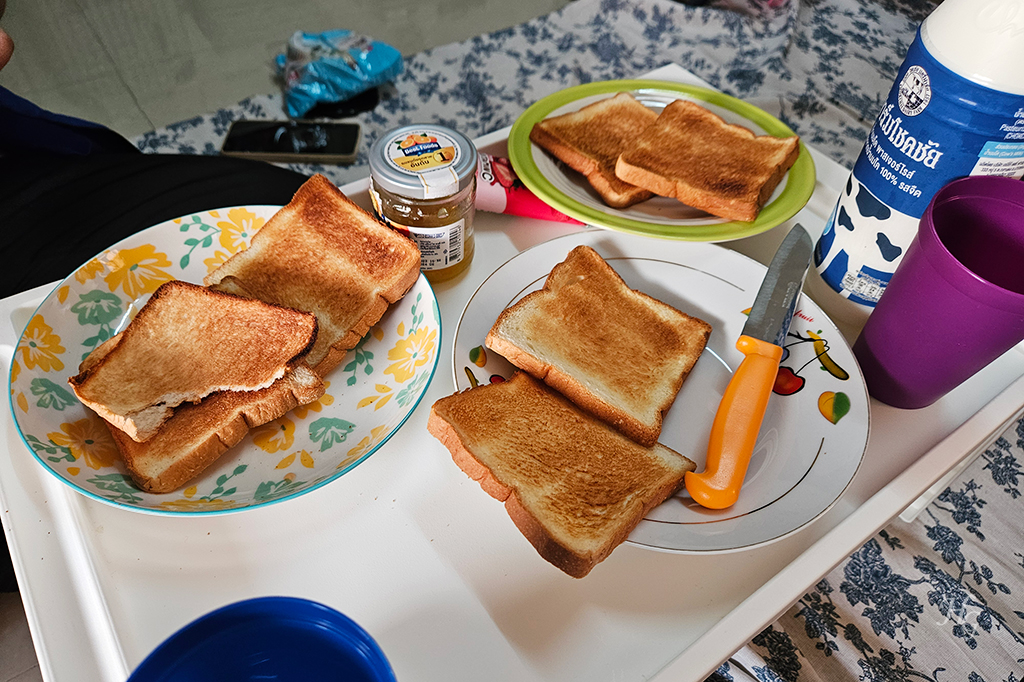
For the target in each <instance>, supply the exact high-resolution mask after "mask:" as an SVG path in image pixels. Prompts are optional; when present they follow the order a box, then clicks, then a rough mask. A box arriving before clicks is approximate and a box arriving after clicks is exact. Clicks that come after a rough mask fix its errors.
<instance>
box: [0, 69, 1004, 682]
mask: <svg viewBox="0 0 1024 682" xmlns="http://www.w3.org/2000/svg"><path fill="white" fill-rule="evenodd" d="M652 76H653V77H662V78H670V77H671V78H677V79H680V80H683V79H688V74H686V73H685V72H682V71H681V70H673V69H668V70H667V71H662V72H657V73H655V74H652ZM507 133H508V131H507V130H504V131H498V132H496V133H494V134H491V135H488V136H485V137H484V138H482V139H480V140H478V141H477V142H478V146H480V148H481V149H483V150H484V151H488V152H490V153H496V154H499V155H503V154H504V152H505V148H504V140H505V138H506V136H507ZM812 154H814V156H815V163H816V166H817V172H818V186H817V188H816V191H815V194H814V196H813V197H812V199H811V201H810V202H809V203H808V205H807V207H805V208H804V209H803V210H802V211H801V212H800V213H799V214H798V215H797V216H796V218H795V219H794V220H793V221H791V222H790V223H788V224H787V227H788V226H789V225H791V224H792V223H793V222H797V221H799V222H800V223H802V224H803V225H804V226H805V227H807V228H808V229H809V231H811V232H812V236H815V232H816V231H817V232H820V230H821V227H822V225H823V223H824V221H825V218H826V217H827V215H828V213H829V212H830V211H831V208H832V205H833V203H834V200H835V198H836V196H837V194H838V188H839V187H840V186H841V185H842V183H843V182H845V180H846V175H847V171H846V170H845V169H843V168H842V167H840V166H839V165H838V164H835V163H834V162H832V161H830V160H829V159H827V158H825V157H823V156H821V155H820V154H816V153H814V152H813V150H812ZM342 189H343V191H345V192H346V194H349V195H350V196H352V197H353V198H354V199H356V200H357V201H358V202H360V203H362V204H363V205H364V206H368V201H367V198H366V194H365V191H366V183H365V182H359V183H354V184H352V185H348V186H346V187H344V188H342ZM575 229H578V228H574V227H572V226H569V225H564V224H556V223H545V222H540V221H535V220H528V219H521V218H513V217H509V216H503V215H494V214H487V213H478V214H477V223H476V230H477V232H476V234H477V255H476V258H475V260H474V262H473V263H472V265H471V267H470V268H469V270H468V272H467V273H466V274H465V275H464V276H462V277H460V278H458V279H457V280H456V281H454V282H450V283H443V284H440V285H437V286H436V287H435V291H436V294H437V299H438V303H439V306H440V310H441V316H442V335H443V336H442V345H441V350H440V353H441V361H440V366H439V367H438V371H437V373H436V374H435V376H434V379H433V382H432V384H431V386H430V388H429V390H428V392H427V395H426V396H425V398H424V400H423V401H422V403H421V404H420V406H419V408H418V409H417V410H416V411H415V412H414V413H413V415H412V416H411V417H410V419H409V420H408V421H407V422H406V424H405V425H404V426H403V427H402V429H401V430H400V431H399V432H398V433H397V434H395V436H394V437H393V438H392V439H391V440H390V441H389V442H388V443H387V444H386V445H385V446H384V447H383V448H382V449H381V450H380V451H378V452H377V453H375V454H374V455H373V456H372V457H370V458H369V459H368V460H367V461H366V462H364V463H363V464H361V465H360V466H359V467H357V468H356V469H354V470H353V471H352V472H350V473H348V474H346V475H345V476H343V477H341V478H340V479H338V480H337V481H335V482H333V483H331V484H330V485H328V486H325V487H323V488H321V489H319V490H316V491H314V492H312V493H309V494H306V495H303V496H300V497H298V498H296V499H293V500H289V501H287V502H285V503H282V504H277V505H272V506H270V507H266V508H257V509H254V510H250V511H246V512H244V513H238V514H229V515H223V516H212V517H188V518H170V517H161V516H152V515H146V514H138V513H131V512H127V511H124V510H122V509H117V508H114V507H111V506H108V505H105V504H102V503H99V502H96V501H93V500H90V499H87V498H85V497H84V496H82V495H79V494H78V493H76V492H74V491H72V490H71V489H69V488H68V487H66V486H65V485H63V484H62V483H60V482H59V481H58V480H57V479H56V478H55V477H53V476H52V475H50V474H49V473H47V472H45V471H44V470H43V469H42V467H41V466H40V465H39V464H38V463H36V461H35V460H34V459H33V457H32V455H31V454H30V453H29V451H28V450H27V449H26V447H25V446H24V444H23V443H22V442H21V440H20V438H19V436H18V434H17V433H16V430H15V428H14V427H13V425H12V422H11V415H10V412H9V409H7V410H3V411H2V412H0V429H2V432H3V434H4V437H5V441H4V447H3V453H2V456H0V502H2V510H3V514H2V519H3V527H4V531H5V533H6V536H7V541H8V543H9V545H10V547H11V551H12V556H13V559H14V562H15V570H16V573H17V576H18V579H19V583H20V585H21V590H22V591H21V594H22V597H23V600H24V603H25V609H26V612H27V615H28V621H29V626H30V629H31V631H32V636H33V641H34V643H35V646H36V651H37V654H38V657H39V663H40V669H41V672H42V675H43V678H44V679H45V680H48V681H56V682H79V681H83V680H102V681H121V680H124V679H125V678H126V677H127V675H128V674H129V673H130V671H131V670H132V669H133V668H134V667H135V666H136V665H137V664H138V663H139V662H141V661H142V659H143V658H144V657H145V656H146V655H147V654H148V653H149V652H150V651H151V650H152V649H153V648H155V647H156V646H157V645H158V644H159V643H160V642H161V641H163V640H164V639H165V638H166V637H167V636H169V635H170V634H171V633H173V632H174V631H175V630H177V629H178V628H180V627H181V626H183V625H185V624H186V623H188V622H189V621H191V620H193V619H194V618H196V617H198V616H200V615H203V614H205V613H207V612H209V611H211V610H213V609H215V608H217V607H219V606H222V605H224V604H227V603H231V602H234V601H237V600H241V599H246V598H249V597H255V596H262V595H290V596H299V597H305V598H310V599H314V600H317V601H320V602H323V603H325V604H327V605H329V606H332V607H334V608H336V609H338V610H340V611H342V612H343V613H345V614H347V615H349V616H350V617H352V618H354V619H355V620H356V621H357V622H359V623H360V624H361V625H362V626H363V627H365V628H366V629H367V630H368V631H369V632H370V633H371V634H372V635H373V636H374V637H375V638H376V639H377V641H378V642H379V643H380V645H381V647H382V648H383V649H384V651H385V653H386V654H387V655H388V657H389V659H390V661H391V663H392V665H393V667H394V669H395V672H396V674H397V676H398V678H399V679H400V680H446V681H447V680H480V679H487V680H516V681H521V680H576V679H579V680H584V679H585V680H594V679H600V680H641V679H650V678H653V677H655V676H657V678H658V679H659V680H660V679H666V680H669V679H671V680H701V679H703V678H704V677H705V676H706V675H707V674H709V673H710V672H711V671H713V670H714V669H715V668H716V667H717V666H718V665H719V663H720V662H721V661H723V660H724V659H725V658H727V657H728V656H729V655H730V654H731V653H732V652H733V651H735V650H736V649H738V648H739V647H741V646H742V645H743V644H745V643H746V642H747V641H748V640H749V639H750V638H751V637H752V636H753V635H755V634H756V633H757V632H758V631H759V630H760V629H762V628H763V627H764V626H765V625H767V624H768V623H770V622H771V621H772V620H774V618H776V617H777V616H778V615H779V614H780V613H782V612H783V611H784V610H785V609H786V608H787V607H788V606H789V605H790V604H791V603H792V602H793V601H795V600H796V599H797V598H798V597H799V596H800V595H801V594H803V592H804V591H805V590H806V588H807V587H808V586H810V585H812V584H813V583H814V582H815V581H817V580H818V578H819V577H820V576H822V575H824V574H825V573H826V572H827V571H828V570H829V569H831V568H832V567H833V566H835V565H836V564H838V563H839V562H840V561H842V560H843V559H844V558H845V557H846V556H847V555H848V554H849V553H850V552H852V551H853V550H855V549H856V548H857V547H859V546H860V545H861V544H862V543H863V542H864V540H865V539H867V538H868V537H869V536H870V535H872V534H873V533H874V532H875V531H876V530H877V529H878V528H880V527H882V526H884V525H885V524H886V523H887V522H888V520H889V519H890V518H892V517H893V516H895V515H896V514H899V513H900V512H901V511H902V510H903V509H904V508H905V507H907V506H908V505H910V504H911V503H912V502H913V501H914V500H915V499H916V498H918V496H919V495H921V493H923V492H924V491H926V490H927V489H928V488H929V486H931V485H932V484H933V483H934V482H935V481H936V480H938V479H940V478H941V477H942V476H943V475H944V474H945V473H946V472H947V471H949V470H950V469H952V468H953V467H954V466H956V464H957V463H958V462H959V461H960V460H962V459H963V458H964V457H966V456H968V455H969V454H970V453H971V452H972V451H974V450H975V449H976V446H977V445H978V444H979V443H985V442H987V439H988V438H990V437H992V436H993V435H995V434H996V433H997V432H998V430H999V429H1000V427H1002V425H1004V424H1005V423H1007V422H1008V421H1009V419H1011V418H1012V417H1013V416H1014V415H1015V414H1017V413H1018V412H1019V410H1020V406H1021V405H1024V380H1022V379H1021V377H1022V376H1024V351H1022V350H1021V347H1017V348H1015V349H1013V350H1011V351H1009V352H1008V353H1006V354H1005V355H1004V356H1003V357H1001V358H999V359H998V360H997V361H995V362H994V363H992V365H990V366H989V367H987V368H986V369H985V370H983V371H982V372H980V373H979V374H978V375H976V376H975V377H973V378H972V379H970V380H969V381H968V382H967V383H965V384H964V385H962V386H960V387H959V388H957V389H956V390H955V391H954V392H952V393H951V394H949V395H948V396H946V397H945V398H943V399H942V400H940V401H939V402H938V403H936V404H935V405H933V406H931V407H929V408H926V409H923V410H917V411H903V410H897V409H895V408H890V407H888V406H885V405H882V404H880V403H877V402H875V401H872V405H871V410H872V412H871V437H870V440H869V444H868V449H867V452H866V454H865V459H864V463H863V465H862V466H861V469H860V471H859V473H858V475H857V477H856V478H855V480H854V481H853V483H852V484H851V486H850V487H849V488H848V489H847V491H846V492H845V493H844V495H843V496H842V498H841V499H840V500H839V502H838V503H837V504H836V505H835V506H834V507H833V508H832V509H831V510H830V511H829V512H828V513H826V514H825V515H824V516H822V517H821V518H820V519H818V520H817V521H816V522H814V523H812V524H810V525H809V526H808V527H806V528H805V529H803V530H801V531H800V532H798V533H796V534H794V535H792V536H789V537H787V538H785V539H783V540H781V541H779V542H776V543H774V544H771V545H768V546H764V547H760V548H756V549H752V550H746V551H743V552H737V553H729V554H718V555H679V554H669V553H661V552H652V551H648V550H644V549H640V548H638V547H635V546H633V545H628V544H627V545H623V546H621V547H619V548H618V549H616V551H615V552H614V553H613V554H612V556H611V557H610V558H609V559H607V560H606V561H605V562H604V563H602V564H601V565H600V566H598V568H597V569H595V570H594V572H593V573H591V574H590V575H589V576H588V577H587V578H585V579H583V580H573V579H571V578H568V577H567V576H565V575H564V574H562V573H561V572H560V571H558V570H557V569H555V568H553V567H552V566H550V565H548V564H547V563H546V562H544V561H542V560H540V559H539V558H538V557H537V555H536V552H535V551H534V550H533V548H532V547H531V546H530V545H529V543H528V542H526V540H525V539H524V538H523V537H522V536H521V535H520V533H519V532H518V531H517V530H516V528H515V527H514V526H513V524H512V523H511V522H510V521H509V519H508V517H507V515H506V513H505V510H504V508H503V507H502V505H500V504H496V503H495V502H494V501H493V500H492V499H491V498H490V497H489V496H487V495H486V494H483V493H482V492H481V491H480V489H479V486H478V484H476V483H475V482H473V481H471V480H470V479H469V478H468V477H466V476H465V474H463V473H462V471H461V470H459V469H458V467H456V466H455V465H454V464H453V463H452V461H451V458H450V456H449V454H448V452H447V450H445V449H444V447H443V446H441V445H440V443H438V442H437V441H436V440H434V439H433V438H432V437H430V436H429V435H428V434H427V431H426V420H427V415H428V413H429V407H430V405H431V404H432V403H433V402H434V401H435V400H436V399H438V398H440V397H442V396H444V395H447V394H449V393H451V392H452V391H453V390H454V386H453V377H452V373H451V348H452V337H453V333H454V329H455V322H456V321H457V320H458V317H459V315H460V314H461V312H462V309H463V307H464V306H465V304H466V301H467V300H468V299H469V297H470V295H471V294H472V293H473V292H474V291H475V290H476V288H477V287H478V286H479V284H480V283H481V282H482V281H483V279H484V278H485V277H486V276H487V275H489V274H490V273H491V272H492V271H493V270H494V269H495V268H496V267H498V266H499V265H500V264H502V263H504V262H505V261H507V260H508V259H509V258H511V257H512V256H514V255H515V254H516V253H518V252H519V251H520V250H522V249H524V248H527V247H529V246H532V245H534V244H537V243H539V242H541V241H544V240H547V239H550V238H553V237H556V236H560V235H562V234H565V233H567V232H570V231H573V230H575ZM784 232H785V228H783V229H776V230H772V231H771V232H769V233H765V234H762V235H758V236H756V237H751V238H748V239H743V240H739V241H736V242H732V243H729V244H727V245H726V246H728V247H729V248H734V249H736V250H737V251H740V252H742V253H745V254H747V255H749V256H751V257H753V258H755V259H757V260H759V261H761V262H767V261H768V260H769V259H770V257H771V255H772V254H773V253H774V250H775V247H776V246H777V245H778V243H779V242H780V241H781V239H782V236H783V233H784ZM47 291H48V287H40V288H38V289H35V290H33V291H29V292H25V293H23V294H20V295H18V296H14V297H12V298H9V299H6V300H3V301H0V359H2V362H3V368H4V370H5V371H7V372H9V370H10V362H11V357H12V354H13V350H14V346H15V344H16V343H17V338H18V335H19V334H20V332H21V330H22V328H23V327H24V325H25V323H26V322H27V321H28V319H29V317H30V315H31V313H32V311H33V310H34V307H35V305H36V304H38V303H39V302H40V301H41V300H42V298H43V297H44V296H45V295H46V293H47ZM822 307H823V308H824V309H825V310H826V311H828V310H829V308H828V306H827V305H825V304H824V303H822ZM854 332H855V330H850V332H849V333H851V334H852V333H854ZM997 396H998V397H997ZM961 425H962V426H961ZM951 434H952V435H951Z"/></svg>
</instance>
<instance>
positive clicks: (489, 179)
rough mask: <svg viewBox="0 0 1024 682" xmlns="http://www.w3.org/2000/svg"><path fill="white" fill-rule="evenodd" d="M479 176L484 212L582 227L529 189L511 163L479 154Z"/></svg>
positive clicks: (480, 206)
mask: <svg viewBox="0 0 1024 682" xmlns="http://www.w3.org/2000/svg"><path fill="white" fill-rule="evenodd" d="M476 173H477V174H476V207H477V208H478V209H480V210H481V211H488V212H490V213H505V214H508V215H516V216H521V217H523V218H539V219H540V220H554V221H557V222H561V223H572V224H574V225H583V223H581V222H580V221H578V220H576V219H574V218H570V217H569V216H567V215H565V214H564V213H562V212H561V211H557V210H555V209H553V208H551V207H550V206H548V205H547V204H545V203H544V202H543V201H541V199H540V198H539V197H538V196H537V195H536V194H534V193H533V192H531V191H530V190H529V189H527V188H526V186H525V185H523V182H522V181H521V180H520V179H519V176H518V175H516V172H515V171H514V170H512V164H511V163H509V160H508V159H504V158H502V157H500V156H491V155H490V154H484V153H483V152H478V153H477V171H476Z"/></svg>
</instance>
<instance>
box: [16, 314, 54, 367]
mask: <svg viewBox="0 0 1024 682" xmlns="http://www.w3.org/2000/svg"><path fill="white" fill-rule="evenodd" d="M18 350H19V351H20V352H21V359H22V360H23V361H24V363H25V366H26V367H28V368H29V369H35V368H36V367H38V368H39V369H41V370H43V371H44V372H50V371H53V370H62V369H64V363H63V362H62V361H61V359H60V358H59V357H57V356H58V355H60V354H61V353H63V352H64V350H65V349H64V347H63V346H62V345H60V337H59V336H57V335H56V334H54V333H53V329H52V328H51V327H50V325H48V324H46V320H44V319H43V316H42V315H36V316H35V317H33V318H32V321H31V322H29V323H28V327H27V328H26V329H25V333H24V334H23V335H22V337H21V339H20V340H19V341H18Z"/></svg>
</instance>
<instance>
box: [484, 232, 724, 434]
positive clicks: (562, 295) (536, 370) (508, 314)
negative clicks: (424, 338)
mask: <svg viewBox="0 0 1024 682" xmlns="http://www.w3.org/2000/svg"><path fill="white" fill-rule="evenodd" d="M710 334H711V325H709V324H708V323H706V322H704V321H703V320H700V319H698V318H695V317H691V316H689V315H686V314H685V313H682V312H680V311H678V310H676V309H675V308H673V307H672V306H669V305H668V304H666V303H663V302H661V301H658V300H657V299H654V298H652V297H650V296H647V295H646V294H644V293H642V292H639V291H635V290H632V289H630V288H629V287H628V286H627V285H626V283H625V282H623V281H622V278H621V277H619V275H618V273H616V272H615V270H614V269H612V267H611V266H610V265H608V263H607V262H605V260H604V259H603V258H601V256H600V255H599V254H598V253H597V252H596V251H594V250H593V249H592V248H590V247H589V246H578V247H576V248H575V249H573V250H572V251H571V252H570V253H569V255H568V256H567V257H566V259H565V261H563V262H562V263H559V264H558V265H556V266H555V267H554V268H553V269H552V271H551V274H550V275H549V276H548V278H547V280H546V281H545V283H544V288H543V289H542V290H541V291H538V292H534V293H531V294H528V295H527V296H525V297H524V298H523V299H522V300H520V301H519V302H518V303H516V304H515V305H512V306H510V307H509V308H507V309H505V310H504V311H502V313H501V315H499V317H498V319H497V320H496V321H495V323H494V326H493V327H492V328H491V331H490V332H489V333H488V334H487V338H486V340H485V344H486V346H487V347H488V348H490V349H492V350H494V351H495V352H496V353H498V354H500V355H502V356H504V357H505V358H506V359H507V360H508V361H509V362H511V363H512V364H513V365H515V366H516V367H518V368H519V369H522V370H523V371H525V372H528V373H529V374H531V375H533V376H534V377H537V378H538V379H541V380H542V381H544V382H545V383H547V384H548V385H550V386H552V387H553V388H555V389H557V390H558V391H560V392H561V393H562V394H564V395H565V396H566V397H568V398H569V399H570V400H572V401H573V402H574V403H576V404H577V405H579V406H580V407H582V408H583V409H585V410H587V411H589V412H591V413H592V414H595V415H597V416H598V417H600V418H601V419H603V420H605V421H606V422H608V423H609V424H612V425H614V426H615V428H617V429H619V430H620V431H622V432H623V433H625V434H626V435H627V436H629V437H630V438H632V439H633V440H635V441H637V442H638V443H641V444H642V445H646V446H648V447H650V446H652V445H654V443H656V442H657V440H658V436H659V435H660V434H661V425H662V420H663V417H664V414H665V412H667V411H668V409H669V408H670V407H671V406H672V403H673V402H674V401H675V398H676V395H677V394H678V392H679V389H680V388H681V387H682V385H683V381H684V380H685V379H686V377H687V376H688V375H689V373H690V370H691V369H692V368H693V366H694V364H695V363H696V362H697V359H698V358H699V357H700V354H701V353H702V352H703V350H704V346H705V345H706V344H707V340H708V337H709V336H710Z"/></svg>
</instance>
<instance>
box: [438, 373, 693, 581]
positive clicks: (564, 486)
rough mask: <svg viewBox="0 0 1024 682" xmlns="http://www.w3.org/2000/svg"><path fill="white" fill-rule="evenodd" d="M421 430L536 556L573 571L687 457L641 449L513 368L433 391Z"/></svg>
mask: <svg viewBox="0 0 1024 682" xmlns="http://www.w3.org/2000/svg"><path fill="white" fill-rule="evenodd" d="M427 429H428V430H429V431H430V433H431V434H433V435H434V436H435V437H436V438H437V439H438V440H440V441H441V442H442V443H443V444H444V446H445V447H446V448H448V450H449V451H450V452H451V455H452V458H453V459H454V460H455V463H456V464H458V465H459V467H460V468H461V469H462V470H463V471H465V472H466V474H467V475H468V476H469V477H470V478H472V479H473V480H475V481H478V482H479V483H480V486H481V487H482V488H483V489H484V490H485V491H487V493H488V494H490V495H491V496H492V497H494V498H496V499H498V500H501V501H503V502H504V503H505V508H506V509H507V510H508V514H509V516H510V517H511V518H512V521H513V522H515V524H516V526H517V527H518V528H519V530H520V531H521V532H522V533H523V535H525V536H526V538H527V539H528V540H529V541H530V542H531V543H532V544H533V546H534V547H535V548H536V549H537V551H538V552H539V553H540V555H541V556H542V557H544V559H546V560H547V561H549V562H551V563H552V564H554V565H555V566H557V567H558V568H560V569H561V570H563V571H565V572H566V573H568V574H569V575H571V576H573V577H574V578H582V577H583V576H585V575H587V574H588V573H589V572H590V570H591V569H592V568H593V567H594V566H595V565H597V564H598V563H599V562H600V561H603V560H604V559H605V558H606V557H607V556H608V555H609V554H611V552H612V550H613V549H615V548H616V547H617V546H618V545H619V544H621V543H622V542H623V541H624V540H625V539H626V537H627V536H628V535H629V533H630V532H631V531H632V530H633V529H634V528H635V527H636V525H637V524H638V523H640V521H641V520H642V519H643V518H644V516H645V515H646V514H647V512H649V511H650V510H651V509H653V508H654V507H656V506H657V505H659V504H661V503H662V502H663V501H664V500H665V499H667V498H668V497H669V496H671V495H672V494H673V493H674V492H675V491H676V490H678V489H679V487H680V485H681V484H682V482H683V475H684V474H685V473H686V472H687V471H693V470H694V468H695V465H694V463H693V462H692V461H690V460H689V459H687V458H686V457H684V456H683V455H680V454H679V453H677V452H675V451H673V450H671V449H669V448H667V447H665V446H663V445H655V446H654V447H653V448H645V447H643V446H641V445H639V444H637V443H635V442H633V441H632V440H630V439H628V438H626V437H625V436H623V435H622V434H620V433H619V432H618V431H616V430H615V429H612V428H611V427H609V426H608V425H607V424H605V423H604V422H602V421H600V420H599V419H596V418H594V417H593V416H592V415H589V414H587V413H586V412H583V411H582V410H580V409H579V408H578V407H576V406H575V405H574V404H573V403H571V402H570V401H568V400H566V399H565V397H564V396H562V395H560V394H559V393H558V392H557V391H554V390H552V389H550V388H549V387H547V386H545V385H544V384H542V383H541V382H539V381H537V380H535V379H533V378H532V377H530V376H529V375H528V374H524V373H522V372H517V373H516V374H515V375H513V377H512V378H511V379H510V380H509V381H507V382H504V383H498V384H488V385H484V386H479V387H477V388H472V389H469V390H466V391H463V392H462V393H457V394H455V395H452V396H448V397H447V398H441V399H440V400H438V401H437V402H436V403H434V406H433V407H432V408H431V410H430V417H429V419H428V421H427Z"/></svg>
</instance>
